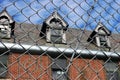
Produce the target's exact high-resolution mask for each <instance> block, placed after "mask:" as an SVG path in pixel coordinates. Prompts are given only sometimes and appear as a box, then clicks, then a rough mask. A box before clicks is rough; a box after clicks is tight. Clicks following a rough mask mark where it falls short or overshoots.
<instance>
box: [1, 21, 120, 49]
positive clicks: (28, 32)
mask: <svg viewBox="0 0 120 80" xmlns="http://www.w3.org/2000/svg"><path fill="white" fill-rule="evenodd" d="M41 27H42V25H34V24H27V23H16V24H15V29H14V34H15V36H14V37H13V38H11V39H2V41H3V42H9V43H17V44H29V45H39V46H43V45H45V46H55V47H63V48H74V49H88V50H104V49H102V48H99V47H97V46H95V45H94V44H91V43H90V42H87V39H88V37H89V36H90V34H91V33H92V31H88V30H81V29H75V28H68V29H67V31H66V35H67V36H66V38H67V43H66V44H51V43H47V42H46V40H45V38H44V37H40V36H39V34H40V31H41ZM109 38H110V43H111V51H120V46H119V45H120V42H119V41H118V40H120V34H115V33H113V34H111V36H109Z"/></svg>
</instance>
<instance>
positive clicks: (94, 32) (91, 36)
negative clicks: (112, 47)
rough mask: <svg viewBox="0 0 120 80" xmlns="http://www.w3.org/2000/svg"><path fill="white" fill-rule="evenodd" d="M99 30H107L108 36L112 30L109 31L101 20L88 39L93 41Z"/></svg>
mask: <svg viewBox="0 0 120 80" xmlns="http://www.w3.org/2000/svg"><path fill="white" fill-rule="evenodd" d="M99 30H103V31H105V33H106V35H108V36H110V35H111V31H109V30H108V29H107V28H106V27H105V26H104V25H103V24H102V23H101V22H99V23H98V25H97V26H96V28H95V29H94V30H93V32H92V33H91V34H90V36H89V37H88V39H87V41H88V42H93V41H94V38H95V35H97V34H99Z"/></svg>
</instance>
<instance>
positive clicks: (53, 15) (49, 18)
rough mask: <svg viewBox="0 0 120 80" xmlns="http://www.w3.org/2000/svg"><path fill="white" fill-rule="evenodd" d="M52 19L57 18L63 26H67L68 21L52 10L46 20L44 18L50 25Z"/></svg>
mask: <svg viewBox="0 0 120 80" xmlns="http://www.w3.org/2000/svg"><path fill="white" fill-rule="evenodd" d="M53 19H57V20H59V21H61V23H62V25H63V27H64V28H67V27H68V23H67V22H66V21H65V20H64V19H63V18H62V16H61V15H60V14H59V13H58V12H57V11H55V12H53V13H52V15H50V16H49V17H48V18H47V19H46V20H45V23H46V24H47V25H48V26H49V27H51V25H50V23H51V20H53Z"/></svg>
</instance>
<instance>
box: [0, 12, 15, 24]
mask: <svg viewBox="0 0 120 80" xmlns="http://www.w3.org/2000/svg"><path fill="white" fill-rule="evenodd" d="M1 17H7V18H8V20H9V21H10V23H13V22H14V20H13V18H12V17H11V16H10V15H9V14H8V12H7V11H6V10H3V11H2V12H1V13H0V18H1Z"/></svg>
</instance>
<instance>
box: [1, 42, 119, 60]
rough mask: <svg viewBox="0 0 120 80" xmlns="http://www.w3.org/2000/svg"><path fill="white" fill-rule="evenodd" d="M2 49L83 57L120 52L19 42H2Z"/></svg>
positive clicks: (111, 54) (103, 55)
mask: <svg viewBox="0 0 120 80" xmlns="http://www.w3.org/2000/svg"><path fill="white" fill-rule="evenodd" d="M0 49H1V50H2V51H10V52H17V53H27V52H29V53H32V54H43V53H44V54H49V55H59V54H62V53H64V55H66V56H72V55H73V54H74V55H75V56H77V55H80V56H83V57H94V56H96V57H102V58H105V57H111V58H116V59H117V58H119V56H120V53H119V52H106V51H101V50H96V51H95V50H87V49H86V50H82V49H73V48H60V47H59V48H58V47H53V46H52V47H50V46H37V45H27V44H17V43H0Z"/></svg>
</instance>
